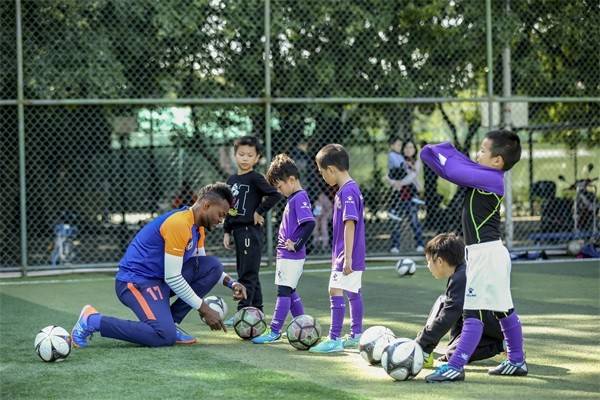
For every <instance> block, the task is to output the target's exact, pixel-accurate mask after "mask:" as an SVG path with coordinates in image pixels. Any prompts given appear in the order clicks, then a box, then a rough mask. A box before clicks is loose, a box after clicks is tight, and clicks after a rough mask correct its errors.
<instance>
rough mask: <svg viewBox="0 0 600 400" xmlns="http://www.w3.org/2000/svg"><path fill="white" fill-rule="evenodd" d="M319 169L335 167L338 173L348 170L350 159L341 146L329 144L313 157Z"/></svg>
mask: <svg viewBox="0 0 600 400" xmlns="http://www.w3.org/2000/svg"><path fill="white" fill-rule="evenodd" d="M315 160H316V161H317V165H318V166H319V167H321V168H327V167H330V166H333V167H336V168H337V169H338V170H339V171H348V170H349V169H350V157H348V153H347V152H346V150H345V149H344V147H343V146H342V145H341V144H335V143H331V144H328V145H326V146H325V147H323V148H322V149H321V150H319V152H318V153H317V156H316V157H315Z"/></svg>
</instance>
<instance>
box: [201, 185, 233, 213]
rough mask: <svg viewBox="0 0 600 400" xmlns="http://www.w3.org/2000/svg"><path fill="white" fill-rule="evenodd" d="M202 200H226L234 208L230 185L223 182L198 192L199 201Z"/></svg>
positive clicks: (207, 186)
mask: <svg viewBox="0 0 600 400" xmlns="http://www.w3.org/2000/svg"><path fill="white" fill-rule="evenodd" d="M202 199H209V200H212V199H219V200H225V201H226V202H227V203H228V204H229V207H233V193H231V188H230V187H229V185H227V184H226V183H223V182H217V183H213V184H211V185H206V186H204V187H202V189H200V191H199V192H198V201H200V200H202Z"/></svg>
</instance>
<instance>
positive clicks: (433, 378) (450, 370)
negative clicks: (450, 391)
mask: <svg viewBox="0 0 600 400" xmlns="http://www.w3.org/2000/svg"><path fill="white" fill-rule="evenodd" d="M464 380H465V370H464V369H456V368H454V367H451V366H450V365H449V364H443V365H441V366H439V367H438V368H437V369H436V370H435V372H434V373H433V374H430V375H427V376H426V377H425V382H427V383H440V382H459V381H464Z"/></svg>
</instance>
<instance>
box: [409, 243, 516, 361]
mask: <svg viewBox="0 0 600 400" xmlns="http://www.w3.org/2000/svg"><path fill="white" fill-rule="evenodd" d="M425 257H426V258H427V267H428V268H429V270H430V271H431V274H432V275H433V276H434V277H435V278H436V279H441V278H448V283H447V284H446V293H445V295H442V296H440V297H439V298H438V300H437V301H436V303H435V304H434V305H433V307H432V309H431V311H430V313H429V318H428V319H427V323H426V325H425V327H424V328H423V330H422V331H421V332H420V333H419V335H418V336H417V338H416V341H417V343H419V345H420V346H421V348H422V349H423V356H424V359H425V364H424V367H425V368H433V349H434V348H435V347H436V346H437V345H438V343H439V342H440V340H441V339H442V337H444V335H445V334H446V333H448V331H450V342H449V343H448V350H447V351H446V354H445V355H444V356H442V357H441V360H443V361H447V360H448V359H449V358H450V356H451V355H452V354H453V353H454V351H455V350H456V345H457V343H458V339H459V338H460V333H461V331H462V326H463V319H462V312H463V303H464V298H465V286H466V282H467V277H466V274H465V271H466V266H465V245H464V243H463V241H462V240H461V239H460V238H459V237H457V236H456V235H455V234H454V233H442V234H440V235H437V236H436V237H434V238H433V239H431V240H430V241H429V242H428V243H427V246H426V247H425ZM482 313H483V315H482V321H483V323H484V328H483V335H482V337H481V340H480V341H479V344H478V345H477V348H476V349H475V352H474V353H473V355H472V356H471V358H470V359H469V362H472V361H477V360H483V359H486V358H490V357H493V356H495V355H496V354H498V353H501V352H502V351H504V350H503V343H502V340H503V335H502V330H501V328H500V323H499V322H498V320H497V319H496V317H495V316H494V314H493V313H492V312H491V311H482Z"/></svg>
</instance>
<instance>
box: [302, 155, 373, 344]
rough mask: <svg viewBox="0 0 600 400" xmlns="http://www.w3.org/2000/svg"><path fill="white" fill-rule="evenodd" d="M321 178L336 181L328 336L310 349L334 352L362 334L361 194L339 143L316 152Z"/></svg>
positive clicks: (362, 260) (355, 341)
mask: <svg viewBox="0 0 600 400" xmlns="http://www.w3.org/2000/svg"><path fill="white" fill-rule="evenodd" d="M316 161H317V167H318V168H319V172H320V173H321V176H322V177H323V180H325V182H326V183H327V184H328V185H330V186H335V185H337V187H338V191H337V193H336V194H335V200H334V209H333V249H332V254H331V258H332V260H331V261H332V265H331V269H332V271H331V276H330V278H329V296H330V303H331V327H330V329H329V337H328V338H327V340H324V341H322V342H321V343H319V344H318V345H316V346H314V347H312V348H311V349H310V351H311V352H313V353H334V352H339V351H344V349H345V348H355V347H358V341H359V339H360V335H361V334H362V320H363V300H362V295H361V293H360V289H361V281H362V273H363V271H364V270H365V265H366V262H365V252H366V245H365V222H364V218H363V210H364V205H363V197H362V194H361V192H360V188H359V187H358V184H357V183H356V182H354V180H353V179H352V177H351V176H350V174H349V172H348V171H349V169H350V160H349V157H348V153H347V152H346V150H345V149H344V148H343V147H342V146H341V145H339V144H328V145H327V146H325V147H323V148H322V149H321V150H320V151H319V152H318V153H317V156H316ZM344 295H346V297H347V298H348V302H349V303H350V317H351V329H350V335H347V336H346V337H345V338H343V339H342V338H341V334H342V326H343V324H344V314H345V312H346V303H345V301H344Z"/></svg>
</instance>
